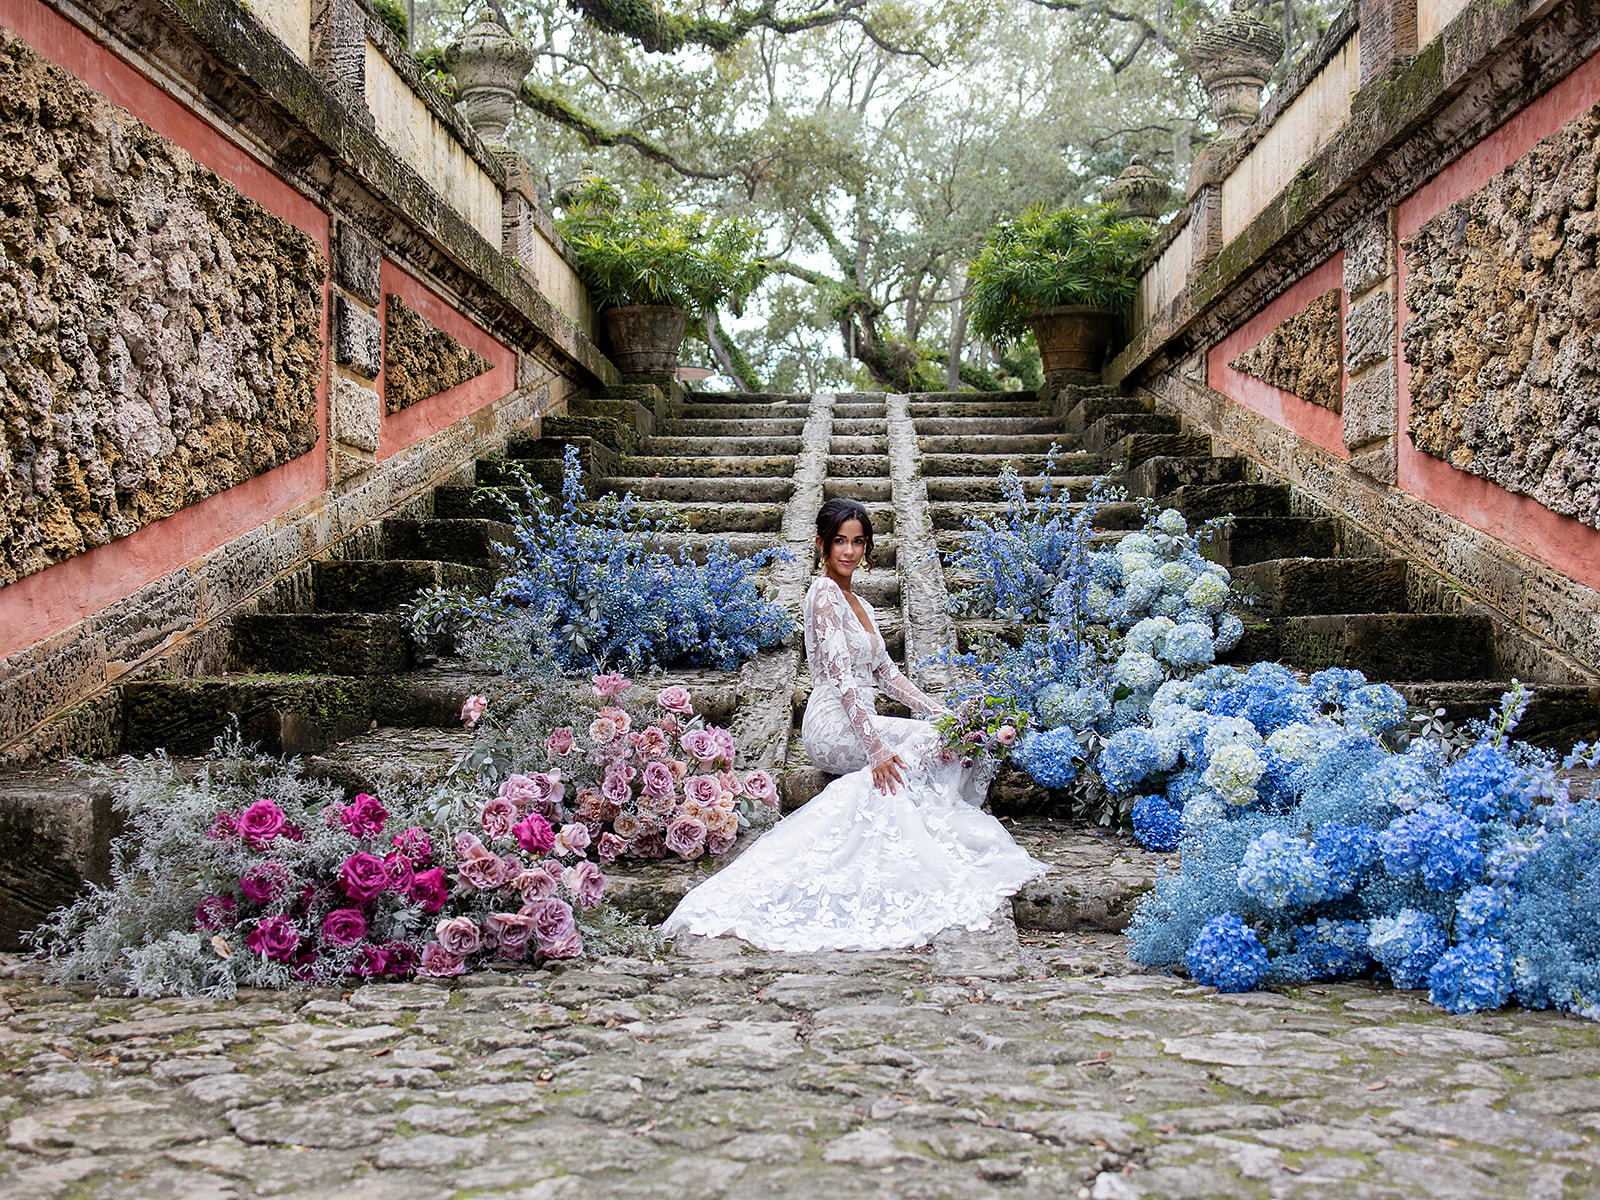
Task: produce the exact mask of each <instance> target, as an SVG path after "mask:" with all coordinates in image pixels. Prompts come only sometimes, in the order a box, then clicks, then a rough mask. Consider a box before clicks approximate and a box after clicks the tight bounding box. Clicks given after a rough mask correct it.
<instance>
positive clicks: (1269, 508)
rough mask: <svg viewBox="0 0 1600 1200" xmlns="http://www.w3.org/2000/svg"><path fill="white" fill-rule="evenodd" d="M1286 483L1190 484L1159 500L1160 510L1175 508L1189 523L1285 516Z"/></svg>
mask: <svg viewBox="0 0 1600 1200" xmlns="http://www.w3.org/2000/svg"><path fill="white" fill-rule="evenodd" d="M1289 499H1290V497H1289V485H1288V484H1286V483H1192V484H1185V485H1184V486H1183V487H1181V488H1178V489H1177V490H1176V491H1174V492H1171V493H1169V494H1168V495H1165V496H1163V497H1161V500H1160V504H1161V507H1162V508H1175V509H1177V510H1178V511H1179V512H1181V513H1182V514H1183V515H1184V516H1185V517H1187V518H1188V519H1189V521H1190V522H1191V523H1194V522H1200V521H1210V520H1212V519H1214V518H1216V517H1227V516H1235V517H1287V516H1288V515H1289Z"/></svg>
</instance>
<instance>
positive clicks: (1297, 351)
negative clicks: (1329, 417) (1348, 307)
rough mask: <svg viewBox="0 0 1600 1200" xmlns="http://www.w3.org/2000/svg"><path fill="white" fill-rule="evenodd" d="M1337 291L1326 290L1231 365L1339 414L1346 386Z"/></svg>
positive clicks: (1335, 289)
mask: <svg viewBox="0 0 1600 1200" xmlns="http://www.w3.org/2000/svg"><path fill="white" fill-rule="evenodd" d="M1339 307H1340V295H1339V289H1338V288H1334V289H1333V290H1331V291H1327V292H1324V293H1323V294H1322V295H1320V296H1318V297H1317V298H1316V299H1315V300H1313V301H1312V302H1311V303H1310V304H1308V305H1306V306H1305V307H1304V308H1303V309H1301V310H1300V311H1299V312H1297V313H1295V314H1294V315H1293V316H1292V317H1289V318H1288V319H1287V320H1285V321H1283V322H1282V323H1281V324H1280V325H1278V327H1277V328H1276V329H1274V330H1273V331H1272V332H1271V333H1269V334H1267V336H1266V337H1264V338H1262V339H1261V340H1260V341H1259V342H1257V343H1256V344H1255V345H1254V346H1252V347H1251V348H1250V349H1249V350H1246V351H1245V352H1244V353H1243V354H1241V355H1239V357H1238V358H1236V359H1234V360H1233V361H1232V362H1231V363H1229V364H1228V365H1229V366H1231V367H1232V368H1233V369H1234V370H1235V371H1242V372H1244V373H1245V374H1246V375H1250V376H1253V377H1254V378H1256V379H1260V380H1262V381H1263V382H1265V383H1270V384H1271V385H1272V386H1273V387H1276V388H1282V389H1283V390H1284V391H1286V392H1292V393H1293V394H1294V395H1296V396H1299V397H1300V398H1301V399H1302V400H1309V401H1310V402H1311V403H1312V404H1315V405H1318V406H1319V407H1321V408H1326V409H1328V410H1330V411H1331V412H1338V411H1339V407H1340V404H1341V396H1340V388H1341V387H1342V385H1343V382H1344V370H1343V364H1342V362H1341V358H1342V357H1343V353H1342V352H1343V345H1344V343H1343V330H1342V328H1341V325H1340V316H1339Z"/></svg>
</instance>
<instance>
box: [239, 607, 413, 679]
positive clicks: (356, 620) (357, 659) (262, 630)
mask: <svg viewBox="0 0 1600 1200" xmlns="http://www.w3.org/2000/svg"><path fill="white" fill-rule="evenodd" d="M229 659H230V660H231V664H232V666H233V669H234V670H237V671H243V672H253V671H274V672H279V671H281V672H285V673H291V674H292V673H295V672H301V671H304V672H308V673H310V674H314V675H394V674H397V673H398V672H400V671H404V670H405V669H406V668H407V667H409V666H410V665H411V637H410V635H409V634H408V633H407V631H406V625H405V622H404V621H402V620H401V619H400V618H399V617H397V616H395V615H393V614H392V613H246V614H243V615H241V616H239V617H237V618H235V619H234V622H233V626H232V630H231V636H230V638H229Z"/></svg>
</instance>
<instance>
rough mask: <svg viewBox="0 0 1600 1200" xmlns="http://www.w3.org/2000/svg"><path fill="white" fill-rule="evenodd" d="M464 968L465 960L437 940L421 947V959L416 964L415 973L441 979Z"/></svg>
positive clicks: (465, 967) (456, 973) (465, 965)
mask: <svg viewBox="0 0 1600 1200" xmlns="http://www.w3.org/2000/svg"><path fill="white" fill-rule="evenodd" d="M466 969H467V960H466V959H465V958H463V957H462V956H461V955H459V954H451V953H450V951H448V950H446V949H445V948H444V947H443V946H441V945H440V944H439V943H438V942H429V943H428V944H427V945H426V946H424V947H423V948H422V961H421V962H420V963H419V964H418V965H417V974H418V975H426V976H429V977H430V978H433V979H443V978H445V977H447V976H450V975H459V974H461V973H462V972H463V971H465V970H466Z"/></svg>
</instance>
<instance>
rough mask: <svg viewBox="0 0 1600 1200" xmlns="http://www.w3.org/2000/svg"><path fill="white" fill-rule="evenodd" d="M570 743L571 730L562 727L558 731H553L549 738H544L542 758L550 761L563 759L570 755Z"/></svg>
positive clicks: (571, 738)
mask: <svg viewBox="0 0 1600 1200" xmlns="http://www.w3.org/2000/svg"><path fill="white" fill-rule="evenodd" d="M572 743H573V737H572V730H571V729H570V728H568V727H567V726H565V725H563V726H562V727H561V728H560V729H557V730H555V731H553V732H552V733H551V734H550V736H549V737H547V738H545V740H544V756H545V757H546V758H548V759H551V760H554V759H557V758H565V757H566V756H567V755H569V754H571V753H572Z"/></svg>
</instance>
